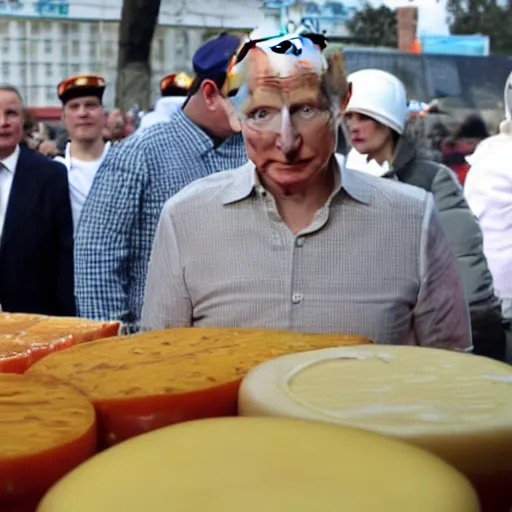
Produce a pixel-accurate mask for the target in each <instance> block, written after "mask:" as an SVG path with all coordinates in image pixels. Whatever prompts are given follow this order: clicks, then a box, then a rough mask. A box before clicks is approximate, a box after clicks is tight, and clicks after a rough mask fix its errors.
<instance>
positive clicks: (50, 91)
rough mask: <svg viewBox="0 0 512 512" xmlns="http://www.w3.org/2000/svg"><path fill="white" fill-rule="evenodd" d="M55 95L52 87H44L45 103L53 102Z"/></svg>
mask: <svg viewBox="0 0 512 512" xmlns="http://www.w3.org/2000/svg"><path fill="white" fill-rule="evenodd" d="M56 94H57V93H56V92H55V89H54V88H53V87H46V93H45V96H46V101H48V102H53V101H55V96H56Z"/></svg>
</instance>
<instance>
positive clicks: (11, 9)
mask: <svg viewBox="0 0 512 512" xmlns="http://www.w3.org/2000/svg"><path fill="white" fill-rule="evenodd" d="M22 9H23V4H22V3H21V2H20V1H19V0H0V12H1V13H2V14H17V13H19V11H21V10H22Z"/></svg>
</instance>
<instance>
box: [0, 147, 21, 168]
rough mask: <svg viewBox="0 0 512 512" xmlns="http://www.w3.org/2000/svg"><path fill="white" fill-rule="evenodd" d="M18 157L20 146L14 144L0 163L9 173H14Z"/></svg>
mask: <svg viewBox="0 0 512 512" xmlns="http://www.w3.org/2000/svg"><path fill="white" fill-rule="evenodd" d="M19 157H20V147H19V146H16V149H15V150H14V151H13V152H12V153H11V154H10V155H9V156H8V157H7V158H4V159H3V160H0V164H2V165H3V167H4V168H5V169H7V170H8V171H9V172H10V173H11V174H14V172H15V171H16V166H17V165H18V159H19Z"/></svg>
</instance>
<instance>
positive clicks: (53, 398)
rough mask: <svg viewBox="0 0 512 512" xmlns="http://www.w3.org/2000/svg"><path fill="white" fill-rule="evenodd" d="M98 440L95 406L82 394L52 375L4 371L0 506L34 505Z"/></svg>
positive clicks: (1, 381)
mask: <svg viewBox="0 0 512 512" xmlns="http://www.w3.org/2000/svg"><path fill="white" fill-rule="evenodd" d="M96 443H97V432H96V419H95V412H94V407H93V406H92V404H91V403H90V402H89V401H88V400H87V398H86V397H84V396H83V395H82V394H80V393H79V392H77V391H75V390H73V389H72V388H70V387H68V386H66V385H64V384H61V383H58V382H55V381H51V380H50V379H44V378H37V377H28V376H26V375H15V374H0V510H8V509H9V508H11V509H13V510H15V509H16V508H19V509H23V504H24V503H32V504H33V503H34V501H35V500H37V499H38V498H40V497H41V496H42V495H43V494H44V493H45V492H46V491H47V490H48V488H49V487H50V486H51V485H53V484H54V483H55V482H56V481H57V480H58V479H59V478H61V477H62V476H63V475H65V474H66V473H67V472H68V471H70V470H71V469H73V468H74V467H75V466H77V465H78V464H80V463H81V462H83V461H84V460H86V459H87V458H89V457H90V456H92V455H93V454H94V453H95V451H96Z"/></svg>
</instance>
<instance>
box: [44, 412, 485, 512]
mask: <svg viewBox="0 0 512 512" xmlns="http://www.w3.org/2000/svg"><path fill="white" fill-rule="evenodd" d="M144 510H148V511H151V512H154V511H176V512H178V511H179V512H267V511H268V512H271V511H272V512H274V511H275V512H340V511H347V512H373V511H384V512H413V511H414V512H478V510H479V508H478V501H477V498H476V495H475V493H474V491H473V489H472V488H471V486H470V484H469V483H468V482H467V480H466V479H465V478H464V477H463V476H462V475H460V474H459V473H458V472H457V471H455V470H454V469H453V468H451V467H450V466H449V465H448V464H446V463H444V462H443V461H441V460H440V459H438V458H437V457H435V456H433V455H431V454H429V453H427V452H424V451H422V450H419V449H418V448H415V447H413V446H410V445H408V444H405V443H401V442H398V441H395V440H393V439H388V438H385V437H381V436H378V435H376V434H372V433H369V432H364V431H362V430H354V429H348V428H342V427H338V426H333V425H326V424H321V423H315V422H301V421H292V420H286V419H269V418H218V419H209V420H199V421H191V422H187V423H183V424H181V425H175V426H172V427H167V428H163V429H160V430H156V431H154V432H150V433H149V434H145V435H142V436H139V437H137V438H134V439H131V440H129V441H126V442H125V443H121V444H119V445H118V446H115V447H113V448H110V449H108V450H106V451H104V452H102V453H100V454H99V455H97V456H95V457H93V458H92V459H90V460H88V461H87V462H85V463H84V464H83V465H81V466H80V467H78V468H77V469H76V470H74V471H72V472H71V473H69V474H68V475H67V476H66V477H64V478H63V479H62V480H61V481H60V482H58V483H57V484H56V485H55V486H54V487H53V488H52V489H51V490H50V491H49V492H48V494H47V495H46V496H45V497H44V498H43V500H42V501H41V504H40V505H39V508H38V510H37V512H93V511H94V512H114V511H122V512H141V511H144Z"/></svg>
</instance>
